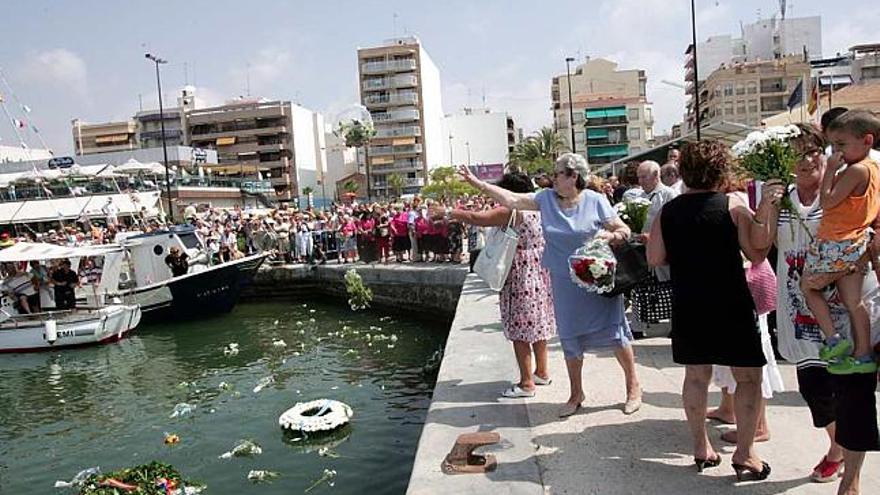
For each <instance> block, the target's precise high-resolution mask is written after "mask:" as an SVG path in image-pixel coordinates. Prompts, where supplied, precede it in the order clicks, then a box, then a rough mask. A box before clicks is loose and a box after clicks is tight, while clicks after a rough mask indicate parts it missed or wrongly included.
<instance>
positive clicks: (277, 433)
mask: <svg viewBox="0 0 880 495" xmlns="http://www.w3.org/2000/svg"><path fill="white" fill-rule="evenodd" d="M409 316H410V315H407V316H406V317H404V315H402V314H395V313H389V312H386V311H382V310H367V311H358V312H353V311H351V310H350V309H349V308H348V307H347V306H341V305H338V304H332V303H328V302H326V301H323V302H321V301H311V300H310V301H296V302H266V303H249V304H240V305H239V306H237V307H236V308H235V310H234V311H233V312H232V313H231V314H229V315H224V316H220V317H216V318H211V319H207V320H201V321H194V322H186V323H168V324H162V325H152V326H145V327H142V328H139V329H137V330H136V331H135V333H134V334H133V335H132V336H131V337H129V338H127V339H125V340H123V341H122V342H119V343H116V344H110V345H105V346H98V347H90V348H85V349H78V350H69V351H60V352H49V353H39V354H12V355H0V493H4V494H5V493H9V494H25V493H59V494H63V493H75V491H72V490H64V489H56V488H53V485H54V483H55V481H56V480H70V479H71V478H73V477H74V475H76V474H77V472H79V471H81V470H83V469H86V468H90V467H95V466H99V467H100V468H101V470H102V471H103V472H108V471H112V470H115V469H118V468H121V467H126V466H133V465H137V464H143V463H148V462H150V461H152V460H159V461H162V462H167V463H170V464H173V465H174V466H175V467H177V468H178V469H179V470H180V471H181V472H182V473H183V475H184V477H185V478H187V479H193V480H198V481H200V482H203V483H205V484H206V485H207V490H206V491H205V492H204V493H210V494H237V493H264V494H281V493H284V494H290V493H303V492H304V491H305V490H306V489H308V488H309V487H310V486H312V485H313V484H314V483H315V482H316V481H317V480H319V479H321V478H322V476H323V475H324V471H325V469H327V470H333V471H335V472H336V476H335V479H327V480H325V482H322V483H319V484H318V485H317V486H314V488H313V489H312V490H311V491H309V493H334V494H355V493H376V494H378V493H403V492H404V491H405V490H406V486H407V482H408V480H409V475H410V470H411V468H412V463H413V457H414V455H415V451H416V446H417V443H418V439H419V435H420V432H421V428H422V424H423V421H424V418H425V415H426V412H427V408H428V406H429V404H430V398H431V392H432V389H433V387H434V383H435V380H436V374H437V368H438V367H439V361H440V350H441V349H442V348H443V345H444V343H445V339H446V333H447V330H448V322H444V321H436V320H413V319H408V318H409ZM231 343H236V344H238V352H237V353H234V352H231V353H230V352H228V351H226V352H224V350H225V349H228V348H229V344H231ZM319 398H329V399H337V400H340V401H343V402H345V403H347V404H348V405H350V406H351V408H352V409H353V410H354V418H353V420H352V423H351V425H350V426H348V427H346V428H345V429H343V430H341V431H339V432H337V433H336V434H333V435H330V436H322V437H311V438H307V439H302V438H299V437H296V436H291V435H286V434H284V433H283V432H282V430H281V428H280V427H279V426H278V416H279V415H280V414H281V413H282V412H284V411H285V410H286V409H288V408H290V407H292V406H293V405H294V404H296V403H297V402H305V401H310V400H314V399H319ZM175 411H176V412H177V414H175ZM166 434H176V435H178V436H179V437H180V442H179V443H178V444H176V445H166V444H165V442H164V439H165V435H166ZM240 440H252V441H254V442H256V443H257V444H258V445H260V446H261V448H262V454H260V455H255V456H252V457H232V458H230V459H221V458H220V457H221V456H222V454H224V453H225V452H228V451H230V450H232V449H233V448H234V447H235V446H236V444H238V443H239V441H240ZM251 470H270V471H275V472H277V473H279V474H280V477H278V478H277V479H275V480H274V481H272V482H269V483H262V484H260V485H259V486H253V482H252V481H249V480H248V479H247V476H248V473H249V471H251ZM330 482H332V483H333V486H332V487H331V486H330Z"/></svg>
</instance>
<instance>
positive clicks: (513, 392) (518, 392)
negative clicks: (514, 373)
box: [501, 385, 535, 399]
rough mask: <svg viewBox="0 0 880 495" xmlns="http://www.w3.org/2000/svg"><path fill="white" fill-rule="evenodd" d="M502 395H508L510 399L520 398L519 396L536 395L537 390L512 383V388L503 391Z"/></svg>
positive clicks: (529, 396)
mask: <svg viewBox="0 0 880 495" xmlns="http://www.w3.org/2000/svg"><path fill="white" fill-rule="evenodd" d="M501 396H502V397H507V398H508V399H519V398H525V399H527V398H531V397H534V396H535V392H534V391H531V392H529V391H528V390H523V389H522V388H520V386H519V385H511V386H510V388H508V389H506V390H504V392H501Z"/></svg>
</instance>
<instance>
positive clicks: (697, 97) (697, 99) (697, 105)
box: [691, 0, 700, 141]
mask: <svg viewBox="0 0 880 495" xmlns="http://www.w3.org/2000/svg"><path fill="white" fill-rule="evenodd" d="M691 42H692V43H693V44H692V45H691V46H692V47H693V53H691V57H693V59H694V125H696V127H697V141H699V140H700V73H699V71H698V70H697V11H696V8H695V7H694V0H691Z"/></svg>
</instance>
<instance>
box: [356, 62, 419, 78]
mask: <svg viewBox="0 0 880 495" xmlns="http://www.w3.org/2000/svg"><path fill="white" fill-rule="evenodd" d="M415 69H416V61H415V60H412V59H410V60H389V61H386V62H368V63H366V64H363V65H362V66H361V70H362V71H363V72H364V73H365V74H376V73H382V72H403V71H408V70H415Z"/></svg>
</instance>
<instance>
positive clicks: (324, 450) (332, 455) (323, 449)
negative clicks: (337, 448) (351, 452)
mask: <svg viewBox="0 0 880 495" xmlns="http://www.w3.org/2000/svg"><path fill="white" fill-rule="evenodd" d="M318 455H319V456H321V457H329V458H331V459H336V458H337V457H339V454H337V453H336V452H334V451H332V450H330V449H329V448H328V447H321V448H320V449H318Z"/></svg>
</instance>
